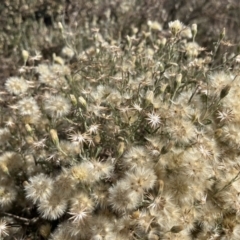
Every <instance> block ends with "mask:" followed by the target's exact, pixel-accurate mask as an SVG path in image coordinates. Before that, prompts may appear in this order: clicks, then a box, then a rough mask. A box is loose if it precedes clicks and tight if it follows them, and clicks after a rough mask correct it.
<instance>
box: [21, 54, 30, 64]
mask: <svg viewBox="0 0 240 240" xmlns="http://www.w3.org/2000/svg"><path fill="white" fill-rule="evenodd" d="M22 57H23V61H24V65H26V62H27V60H28V57H29V52H28V51H26V50H22Z"/></svg>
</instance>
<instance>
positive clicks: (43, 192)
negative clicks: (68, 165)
mask: <svg viewBox="0 0 240 240" xmlns="http://www.w3.org/2000/svg"><path fill="white" fill-rule="evenodd" d="M24 188H25V192H26V197H27V198H28V199H30V200H32V201H33V203H37V202H39V201H43V200H45V199H47V198H48V197H49V196H50V195H51V194H52V191H53V180H52V179H51V178H49V177H47V176H46V175H45V174H39V175H36V176H34V177H31V178H30V179H29V182H26V183H25V186H24Z"/></svg>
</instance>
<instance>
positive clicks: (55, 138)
mask: <svg viewBox="0 0 240 240" xmlns="http://www.w3.org/2000/svg"><path fill="white" fill-rule="evenodd" d="M50 135H51V138H52V141H53V143H54V144H55V145H59V138H58V134H57V131H56V130H55V129H51V130H50Z"/></svg>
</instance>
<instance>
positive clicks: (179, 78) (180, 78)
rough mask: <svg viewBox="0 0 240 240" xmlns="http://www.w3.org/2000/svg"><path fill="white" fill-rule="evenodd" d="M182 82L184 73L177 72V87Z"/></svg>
mask: <svg viewBox="0 0 240 240" xmlns="http://www.w3.org/2000/svg"><path fill="white" fill-rule="evenodd" d="M181 82H182V74H181V73H179V74H177V76H176V83H177V87H179V86H180V84H181Z"/></svg>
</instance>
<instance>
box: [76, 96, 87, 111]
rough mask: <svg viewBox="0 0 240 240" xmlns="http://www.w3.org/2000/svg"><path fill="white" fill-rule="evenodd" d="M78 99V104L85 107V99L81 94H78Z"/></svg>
mask: <svg viewBox="0 0 240 240" xmlns="http://www.w3.org/2000/svg"><path fill="white" fill-rule="evenodd" d="M78 101H79V102H80V104H81V105H82V106H83V107H85V108H86V107H87V102H86V100H85V99H84V98H83V97H82V96H80V97H79V98H78Z"/></svg>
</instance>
